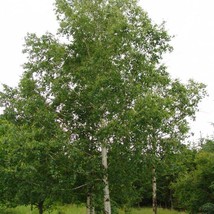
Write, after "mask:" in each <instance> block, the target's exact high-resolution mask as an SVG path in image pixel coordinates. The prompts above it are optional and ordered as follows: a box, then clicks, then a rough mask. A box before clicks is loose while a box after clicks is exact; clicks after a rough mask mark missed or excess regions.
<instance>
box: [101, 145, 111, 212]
mask: <svg viewBox="0 0 214 214" xmlns="http://www.w3.org/2000/svg"><path fill="white" fill-rule="evenodd" d="M107 156H108V152H107V148H106V145H105V144H102V164H103V168H104V170H105V173H106V172H107V169H108V163H107ZM103 182H104V185H105V187H104V214H111V203H110V193H109V182H108V175H107V174H105V175H104V177H103Z"/></svg>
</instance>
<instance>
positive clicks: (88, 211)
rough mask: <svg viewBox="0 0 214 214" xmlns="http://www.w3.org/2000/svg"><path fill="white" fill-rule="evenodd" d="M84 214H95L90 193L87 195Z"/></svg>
mask: <svg viewBox="0 0 214 214" xmlns="http://www.w3.org/2000/svg"><path fill="white" fill-rule="evenodd" d="M86 214H95V210H94V204H93V196H92V193H91V192H89V193H88V195H87V203H86Z"/></svg>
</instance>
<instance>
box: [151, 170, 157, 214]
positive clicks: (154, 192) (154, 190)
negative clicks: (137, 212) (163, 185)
mask: <svg viewBox="0 0 214 214" xmlns="http://www.w3.org/2000/svg"><path fill="white" fill-rule="evenodd" d="M152 208H153V213H154V214H157V181H156V169H155V167H154V166H153V169H152Z"/></svg>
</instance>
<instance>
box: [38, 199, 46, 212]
mask: <svg viewBox="0 0 214 214" xmlns="http://www.w3.org/2000/svg"><path fill="white" fill-rule="evenodd" d="M43 204H44V201H40V202H39V203H38V205H37V208H38V210H39V214H43V211H44V210H43Z"/></svg>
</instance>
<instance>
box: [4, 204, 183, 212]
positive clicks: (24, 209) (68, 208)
mask: <svg viewBox="0 0 214 214" xmlns="http://www.w3.org/2000/svg"><path fill="white" fill-rule="evenodd" d="M0 213H1V214H38V210H37V209H33V211H31V209H30V207H24V206H19V207H16V208H13V209H6V210H3V209H0ZM49 213H50V214H85V213H86V208H85V207H84V206H75V205H67V206H61V207H60V206H59V207H57V208H56V210H53V211H51V212H45V213H44V214H49ZM119 214H125V212H124V211H123V210H119ZM129 214H152V209H151V208H133V209H131V210H130V212H129ZM158 214H185V213H184V212H178V211H172V210H167V209H158Z"/></svg>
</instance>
